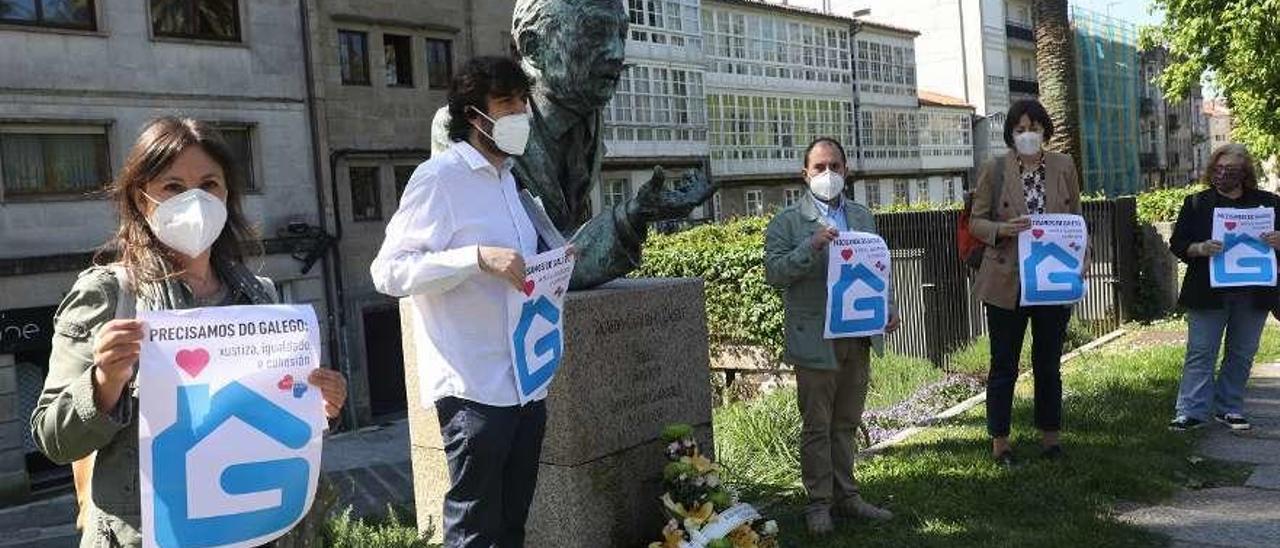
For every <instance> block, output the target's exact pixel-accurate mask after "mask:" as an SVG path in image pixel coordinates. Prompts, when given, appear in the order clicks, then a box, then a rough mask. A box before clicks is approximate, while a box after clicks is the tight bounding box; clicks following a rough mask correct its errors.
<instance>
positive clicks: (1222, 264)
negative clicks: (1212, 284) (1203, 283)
mask: <svg viewBox="0 0 1280 548" xmlns="http://www.w3.org/2000/svg"><path fill="white" fill-rule="evenodd" d="M1237 246H1245V247H1247V248H1249V249H1251V250H1253V251H1254V252H1255V253H1256V254H1257V256H1253V257H1241V258H1240V259H1238V260H1236V261H1235V264H1233V265H1231V266H1232V267H1233V269H1231V270H1228V269H1227V252H1228V251H1231V249H1232V248H1235V247H1237ZM1211 262H1212V263H1213V275H1214V276H1215V277H1216V278H1217V279H1218V282H1220V283H1224V284H1231V285H1242V284H1266V283H1269V282H1270V281H1271V278H1272V277H1273V276H1274V275H1275V274H1274V273H1273V272H1271V247H1270V246H1268V245H1267V244H1265V243H1263V242H1262V241H1260V240H1258V239H1257V238H1254V237H1252V236H1250V235H1248V234H1227V235H1226V237H1224V238H1223V242H1222V253H1219V254H1217V255H1215V256H1214V257H1213V260H1212V261H1211Z"/></svg>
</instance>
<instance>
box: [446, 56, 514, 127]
mask: <svg viewBox="0 0 1280 548" xmlns="http://www.w3.org/2000/svg"><path fill="white" fill-rule="evenodd" d="M532 87H533V79H531V78H529V75H528V74H525V72H524V69H521V68H520V65H519V64H518V63H516V62H515V61H513V60H511V59H510V58H508V57H476V58H475V59H472V60H471V61H469V62H467V64H466V65H463V67H462V70H460V71H458V74H456V75H454V77H453V83H452V84H451V86H450V87H449V140H450V141H466V140H467V139H468V138H470V137H471V124H470V123H469V122H468V121H467V118H468V116H467V108H469V107H475V108H476V110H479V111H480V112H486V108H487V107H488V100H489V98H490V97H511V96H527V95H529V89H530V88H532Z"/></svg>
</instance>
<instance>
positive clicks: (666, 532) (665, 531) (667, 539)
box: [649, 520, 684, 548]
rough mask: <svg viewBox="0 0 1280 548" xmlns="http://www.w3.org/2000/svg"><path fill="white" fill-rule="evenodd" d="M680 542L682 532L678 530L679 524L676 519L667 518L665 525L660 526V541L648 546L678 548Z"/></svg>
mask: <svg viewBox="0 0 1280 548" xmlns="http://www.w3.org/2000/svg"><path fill="white" fill-rule="evenodd" d="M681 542H684V533H683V532H681V531H680V524H678V523H676V520H668V521H667V526H666V527H663V528H662V542H655V543H653V544H650V545H649V548H680V543H681Z"/></svg>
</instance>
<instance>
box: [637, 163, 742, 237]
mask: <svg viewBox="0 0 1280 548" xmlns="http://www.w3.org/2000/svg"><path fill="white" fill-rule="evenodd" d="M666 180H667V178H666V172H665V171H664V170H663V169H662V167H661V166H659V167H655V168H653V177H650V178H649V181H648V182H646V183H645V184H644V185H642V186H641V187H640V190H639V191H637V192H636V197H635V198H634V199H632V200H631V202H630V203H629V204H628V206H627V217H628V218H629V219H630V220H631V221H632V222H636V223H650V222H654V221H666V220H672V219H683V218H685V217H688V216H689V213H690V212H692V211H693V209H694V208H696V207H698V206H699V205H702V203H703V202H705V201H707V199H708V198H710V197H711V195H712V194H715V193H716V190H718V188H719V187H718V186H717V185H716V184H714V183H712V182H710V181H708V180H707V177H706V175H704V174H703V173H702V171H699V170H689V171H686V172H685V173H684V178H683V179H681V181H680V183H679V184H678V185H677V186H676V188H674V189H667V188H666Z"/></svg>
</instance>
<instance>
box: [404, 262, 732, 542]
mask: <svg viewBox="0 0 1280 548" xmlns="http://www.w3.org/2000/svg"><path fill="white" fill-rule="evenodd" d="M406 305H407V301H402V303H401V314H402V322H408V321H409V320H408V316H407V314H408V312H409V308H408V306H406ZM564 329H565V354H564V357H563V361H562V363H561V365H560V370H559V372H558V373H557V374H556V378H555V380H554V381H553V382H552V384H551V390H550V393H549V394H548V396H547V410H548V418H547V436H546V439H545V440H544V442H543V449H542V458H541V460H540V466H539V477H538V489H537V492H536V494H535V496H534V503H533V507H532V508H531V510H530V516H529V524H528V531H529V536H528V539H527V543H526V544H527V545H529V546H555V547H557V548H578V547H581V548H602V547H607V546H618V547H624V546H625V547H630V546H644V545H646V544H647V543H648V542H650V541H653V540H658V538H659V535H660V534H661V529H662V525H663V523H664V518H663V515H662V511H661V503H660V502H659V500H658V498H659V497H660V496H661V495H662V486H661V479H662V468H663V467H664V466H665V465H666V462H667V461H666V457H665V456H664V454H663V444H662V442H661V440H659V439H658V435H659V434H660V432H661V430H662V428H663V427H664V426H666V425H667V424H670V423H675V422H683V423H688V424H692V425H694V427H695V428H696V430H697V434H698V438H699V440H700V443H701V444H702V447H703V450H704V451H705V452H707V453H708V454H710V453H711V449H712V432H711V407H712V393H711V383H710V378H709V375H710V370H709V357H708V353H707V322H706V308H705V304H704V298H703V291H702V282H701V281H699V280H689V279H643V280H617V281H614V282H611V283H609V284H606V285H604V286H602V287H601V288H598V289H593V290H590V291H579V292H573V293H570V294H569V296H568V298H567V299H566V302H565V326H564ZM403 333H404V341H405V342H404V345H405V375H406V381H407V382H406V388H407V390H408V393H409V401H410V405H409V431H410V439H411V444H412V447H411V450H412V456H413V476H414V478H413V480H414V492H415V497H414V498H415V505H416V507H417V516H418V526H419V528H420V529H422V530H424V531H425V530H427V529H431V530H433V531H434V535H433V537H434V538H433V540H434V541H436V542H439V541H440V538H441V533H442V530H441V527H440V513H441V510H442V508H443V500H444V494H445V492H446V491H447V490H448V488H449V473H448V467H447V466H446V464H445V458H444V452H443V450H442V448H441V447H442V444H441V439H440V425H439V421H438V420H437V418H436V414H435V408H434V407H433V406H430V405H429V403H428V405H427V406H424V405H421V404H420V403H419V402H418V401H417V400H418V375H417V363H416V354H415V352H414V350H413V345H414V342H413V340H412V334H413V330H412V328H410V326H409V325H408V324H407V323H406V324H405V328H404V329H403ZM495 335H496V334H495Z"/></svg>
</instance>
